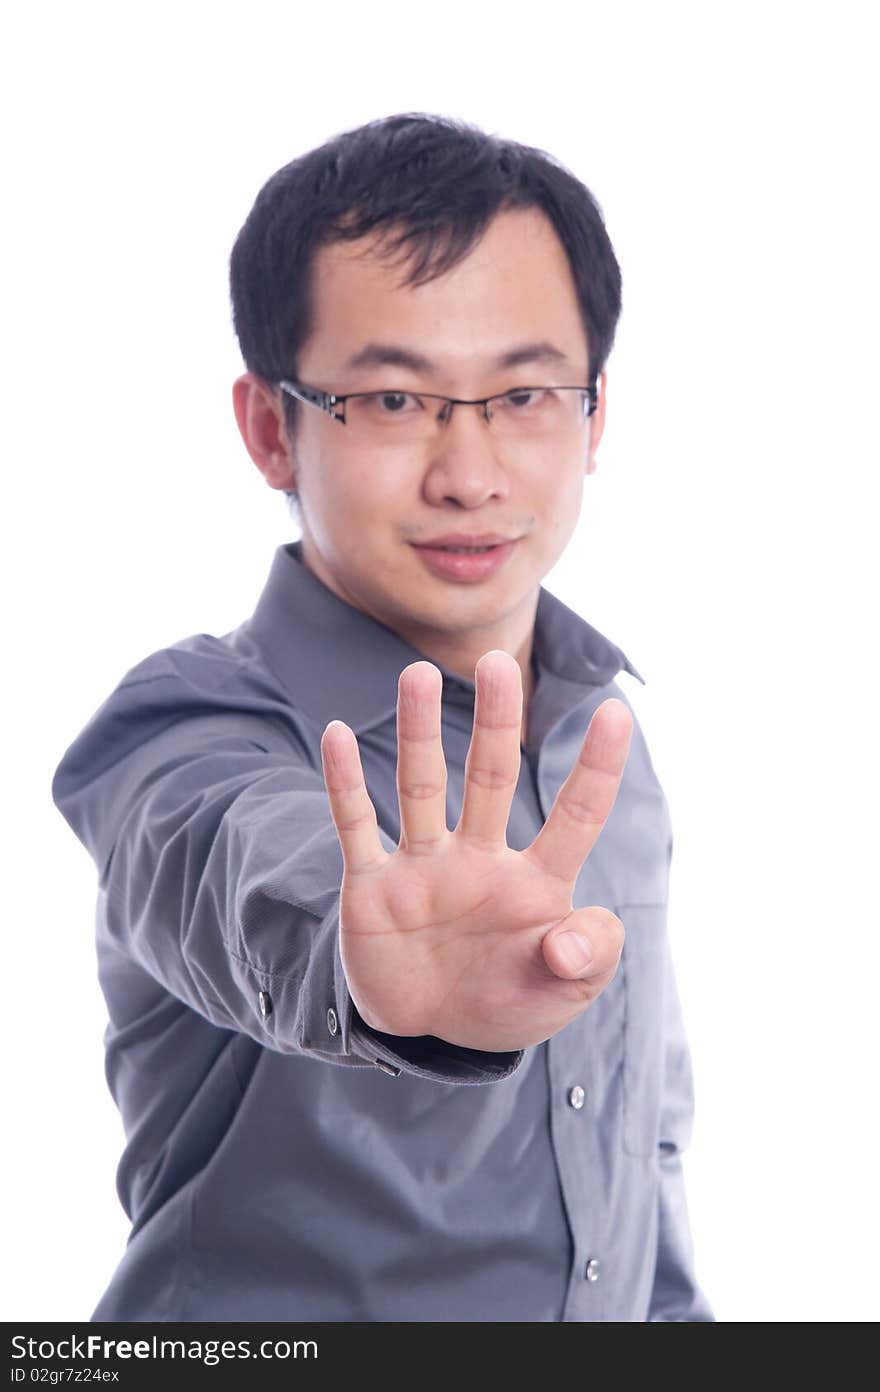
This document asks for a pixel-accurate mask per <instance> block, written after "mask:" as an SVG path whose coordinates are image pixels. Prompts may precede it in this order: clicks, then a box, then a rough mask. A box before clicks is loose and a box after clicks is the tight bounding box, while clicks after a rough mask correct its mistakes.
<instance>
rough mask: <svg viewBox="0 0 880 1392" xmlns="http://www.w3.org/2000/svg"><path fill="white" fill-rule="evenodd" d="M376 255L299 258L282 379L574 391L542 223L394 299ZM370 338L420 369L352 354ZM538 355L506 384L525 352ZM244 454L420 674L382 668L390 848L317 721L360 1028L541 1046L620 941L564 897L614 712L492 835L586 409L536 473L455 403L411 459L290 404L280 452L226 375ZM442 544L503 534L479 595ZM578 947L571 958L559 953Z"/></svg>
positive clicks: (564, 293) (270, 419)
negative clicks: (431, 551)
mask: <svg viewBox="0 0 880 1392" xmlns="http://www.w3.org/2000/svg"><path fill="white" fill-rule="evenodd" d="M380 250H381V249H380V247H379V245H378V243H377V242H376V241H375V240H374V239H365V240H364V241H362V242H354V243H340V244H334V245H331V246H327V247H322V248H321V249H320V250H319V251H318V253H317V254H316V257H315V260H314V263H313V275H312V283H313V296H314V314H313V325H314V326H313V331H312V333H311V336H310V337H309V339H308V340H307V342H306V343H305V345H304V347H303V350H302V353H301V355H300V360H299V363H298V364H297V367H298V375H299V379H300V380H301V381H303V382H306V383H308V384H309V385H310V386H314V387H319V388H322V389H324V390H327V391H332V392H336V393H343V392H347V391H366V390H375V389H395V390H400V391H404V390H407V391H417V390H419V389H421V390H422V391H432V392H438V393H443V394H447V395H449V396H455V397H464V398H477V397H483V396H488V395H491V394H493V393H496V392H502V391H505V390H508V389H510V388H512V387H515V386H521V385H540V384H541V383H545V384H547V385H551V384H556V385H562V384H569V385H574V384H578V383H586V381H587V379H588V375H589V351H588V344H587V340H586V335H585V332H584V328H583V324H582V321H581V317H580V313H579V308H578V302H577V296H576V291H575V286H574V282H573V279H572V275H571V270H570V267H569V264H568V259H567V257H566V254H565V251H564V249H563V247H562V245H561V243H560V241H559V239H558V237H557V234H556V232H555V229H554V228H553V226H552V224H551V223H550V222H549V220H548V219H547V218H546V217H545V216H544V214H543V213H541V212H540V211H538V210H535V209H527V210H516V211H508V212H505V213H502V214H499V215H498V216H497V217H496V218H495V219H494V220H493V222H492V223H491V224H490V225H489V227H488V228H487V230H486V232H485V234H484V236H483V238H482V239H481V241H480V242H479V243H478V244H477V246H476V247H475V248H474V249H473V250H472V251H471V253H470V254H469V255H468V256H467V257H466V258H465V259H464V260H463V261H462V262H460V263H459V265H458V266H456V267H454V268H453V269H452V270H451V271H449V272H448V273H446V274H445V275H444V276H442V277H439V278H437V279H435V280H433V281H430V282H428V283H427V284H425V285H422V286H418V287H413V286H407V285H405V284H404V283H403V277H402V270H401V266H400V265H399V264H392V263H389V261H388V260H387V259H385V258H383V257H382V256H381V255H380V254H379V252H380ZM376 342H379V343H381V344H383V345H392V346H395V347H396V348H399V349H404V350H407V351H408V352H409V353H411V354H420V355H422V357H425V356H428V357H429V358H430V364H425V365H424V366H423V367H422V368H420V369H419V370H418V371H416V370H414V368H413V367H412V366H410V367H403V366H400V365H391V364H387V365H382V366H378V365H376V364H375V363H373V364H372V365H364V366H360V367H353V366H352V365H351V359H353V358H354V357H355V356H357V355H358V354H360V353H361V352H362V351H363V350H364V348H365V347H366V346H367V345H368V344H375V343H376ZM536 343H541V344H545V345H548V344H549V345H551V346H552V349H553V350H554V353H555V354H556V356H555V357H554V358H553V359H552V360H548V359H547V356H546V354H545V355H544V356H543V357H541V356H534V355H533V357H532V358H531V360H528V361H522V362H520V363H519V364H518V365H517V366H515V367H511V366H507V367H502V366H500V362H501V359H502V358H503V356H504V355H505V354H509V353H511V351H512V350H515V349H520V348H521V347H522V346H523V345H525V344H531V345H534V344H536ZM233 402H234V407H235V412H236V419H237V421H238V425H239V429H240V431H241V434H242V437H243V439H244V442H245V445H246V446H247V448H248V451H249V453H250V455H251V458H252V459H253V460H254V463H255V464H256V465H257V467H258V468H259V469H260V472H261V473H262V475H263V477H264V478H265V480H266V482H267V484H268V485H269V486H270V487H271V488H276V489H295V490H296V491H297V492H298V494H299V502H300V509H301V515H302V538H303V540H302V556H303V561H304V563H305V564H306V565H307V566H308V567H309V569H311V570H312V571H313V572H314V574H315V575H316V576H317V577H318V578H319V579H320V580H321V581H322V582H323V583H324V584H325V585H326V586H327V587H328V588H329V589H331V590H333V591H334V592H335V593H336V594H338V595H339V596H340V597H341V598H342V599H344V600H345V601H346V602H347V603H349V604H351V605H352V606H353V607H354V608H357V609H360V610H361V611H363V612H364V613H367V614H369V615H371V616H372V617H373V618H375V619H376V620H378V621H379V622H381V623H383V624H385V625H386V626H387V627H389V628H391V629H393V630H394V631H395V632H397V633H398V634H400V635H401V637H403V638H405V639H406V640H407V641H408V642H410V643H411V644H412V645H413V646H414V647H416V648H417V649H418V650H419V651H420V652H422V653H424V654H425V660H424V661H419V662H415V663H412V664H411V665H410V666H408V667H407V668H405V669H404V671H403V672H402V673H401V674H400V679H399V689H398V713H397V716H398V718H397V727H398V794H399V801H400V807H401V842H400V846H399V848H398V850H397V852H396V853H395V854H393V855H388V853H387V852H386V851H385V850H384V848H383V847H382V844H381V841H380V839H379V837H378V831H377V825H376V815H375V809H374V808H373V805H372V803H371V801H370V799H369V796H368V794H367V790H366V786H365V784H364V780H363V772H362V769H361V764H360V757H359V752H358V748H357V741H356V739H355V736H354V734H353V732H352V731H351V730H350V729H349V728H348V727H347V726H346V725H344V724H342V722H340V721H333V722H331V723H330V724H329V725H328V726H327V728H326V730H325V732H324V737H323V740H322V758H323V764H324V778H325V784H326V787H327V793H328V797H329V800H330V806H331V811H332V814H333V818H334V822H335V825H336V830H337V834H338V836H339V840H340V844H341V847H342V851H343V858H344V863H345V870H344V876H343V883H342V890H341V901H340V902H341V908H340V924H341V931H340V950H341V954H342V960H343V965H344V967H345V971H346V976H347V979H348V983H349V988H350V990H351V994H352V997H353V999H354V1002H355V1004H356V1006H357V1008H358V1010H359V1012H360V1014H361V1016H362V1018H363V1019H364V1020H365V1021H366V1023H367V1024H369V1025H372V1026H373V1027H374V1028H376V1029H381V1030H384V1031H385V1032H387V1033H391V1034H396V1035H421V1034H434V1035H436V1036H437V1037H439V1038H442V1039H447V1040H449V1041H450V1042H453V1043H459V1044H463V1045H465V1046H467V1047H472V1048H480V1049H494V1050H499V1049H501V1050H506V1049H512V1048H523V1047H526V1046H527V1045H528V1044H531V1043H536V1042H538V1041H539V1040H542V1039H546V1038H548V1037H550V1035H552V1034H554V1033H556V1031H557V1030H558V1029H561V1028H562V1027H563V1026H564V1025H565V1024H566V1023H568V1021H569V1020H570V1019H572V1018H573V1017H574V1016H575V1015H576V1014H578V1013H580V1011H581V1010H583V1009H584V1008H586V1006H587V1005H589V1004H590V1003H591V1001H592V1000H594V999H595V998H596V996H597V995H598V994H599V993H600V991H601V990H603V989H604V987H605V986H606V985H607V984H608V982H609V981H610V980H611V978H612V977H613V975H614V971H615V970H616V967H617V962H618V960H619V955H620V949H621V946H622V942H623V925H622V924H621V923H620V920H619V919H617V918H616V917H615V915H614V914H612V913H610V912H609V911H608V910H607V909H604V908H599V907H594V908H589V909H579V910H573V909H572V903H571V900H572V893H573V889H574V882H575V879H576V877H577V874H578V872H579V870H580V867H581V865H582V863H583V861H584V859H585V858H586V856H587V855H588V854H589V852H590V850H591V848H592V846H593V844H594V843H595V840H596V839H597V837H598V835H599V833H600V831H601V828H602V826H603V825H604V822H605V820H606V818H607V816H608V814H609V813H610V811H611V807H612V806H613V803H614V799H615V797H616V794H617V789H618V786H619V783H620V778H621V776H622V772H623V768H624V765H625V762H626V757H627V754H628V749H629V741H630V736H631V730H632V721H631V716H630V714H629V711H628V709H627V707H626V705H625V703H623V702H622V701H618V700H614V699H609V700H607V701H605V702H603V703H602V705H601V706H600V707H599V708H598V710H597V711H596V712H595V714H594V716H593V719H592V721H591V723H590V727H589V730H588V731H587V734H586V736H585V740H584V743H583V746H582V748H581V751H580V754H579V757H578V759H577V761H576V763H575V766H574V768H573V770H572V772H571V774H570V775H569V777H568V779H567V780H566V781H565V783H564V784H563V786H562V788H561V789H560V792H559V795H558V797H557V799H556V802H555V803H554V806H553V808H552V809H551V811H550V814H549V816H548V817H547V820H546V822H545V824H544V827H543V828H542V830H541V832H540V833H539V834H538V836H537V837H536V838H535V840H534V841H533V843H532V845H531V846H530V847H528V848H526V850H524V851H522V852H515V851H511V850H509V848H508V847H507V845H506V838H505V830H506V826H507V820H508V817H509V813H510V806H511V803H512V799H513V795H514V792H515V789H516V783H517V778H518V773H519V765H520V754H521V748H520V744H521V742H522V743H525V740H526V738H527V720H528V706H529V700H530V698H531V694H532V669H531V653H532V642H533V632H534V622H535V613H536V608H537V602H538V595H539V588H540V584H541V581H542V579H543V577H544V576H545V575H546V574H547V572H548V571H549V570H550V569H551V568H552V566H553V565H554V564H555V563H556V561H557V560H558V559H559V557H560V556H561V554H562V552H563V551H564V549H565V547H566V545H567V544H568V542H569V540H570V538H571V536H572V533H573V531H574V528H575V525H576V522H577V518H578V515H579V511H580V507H581V502H582V496H583V486H584V479H585V476H586V475H587V474H588V473H592V472H593V471H594V469H595V467H596V450H597V448H598V445H599V441H600V439H601V436H602V432H603V429H604V423H605V374H604V373H603V374H602V375H601V377H600V380H599V404H598V408H597V411H596V412H595V413H594V414H593V416H592V417H591V418H590V420H589V421H587V422H585V423H584V425H583V428H582V429H581V430H580V431H579V432H575V433H573V435H572V437H571V440H570V442H569V443H568V444H567V445H566V447H564V448H556V449H554V453H553V457H552V458H551V459H548V458H547V457H546V456H545V453H544V452H543V451H541V452H539V451H537V450H536V449H535V447H534V445H529V446H525V445H523V444H520V443H518V442H517V443H516V445H514V446H512V445H511V443H510V442H509V441H506V442H503V443H502V444H499V442H498V440H497V438H496V437H495V436H493V434H492V432H491V430H490V429H489V428H488V427H487V425H486V423H485V422H484V420H483V419H482V417H481V414H480V413H479V411H478V410H477V409H475V408H474V407H468V406H457V407H456V408H455V410H454V411H453V413H452V417H451V420H450V421H449V422H448V423H447V424H446V425H445V426H443V427H442V428H439V429H438V430H437V432H436V434H435V436H434V438H433V439H432V440H431V441H428V442H426V443H425V444H424V446H419V447H416V448H414V447H412V446H407V447H404V448H401V447H400V446H398V445H395V446H394V447H393V448H389V447H388V446H386V445H385V444H384V443H383V442H380V443H379V444H378V445H375V446H374V445H365V444H364V442H362V441H361V442H358V443H353V442H352V437H351V434H350V433H349V432H348V429H347V427H345V426H341V425H340V424H339V423H338V422H336V421H334V420H332V419H331V418H330V417H329V416H328V415H326V414H325V413H323V412H321V411H318V410H315V409H312V408H310V407H303V408H301V409H300V411H299V413H298V414H299V420H298V425H297V430H296V436H295V438H291V437H290V436H289V435H288V433H287V431H286V429H285V422H284V412H283V405H282V400H281V394H280V391H279V389H277V388H275V387H273V386H271V385H270V384H267V383H265V382H263V381H261V380H260V379H259V378H257V377H255V376H254V375H253V374H251V373H245V374H244V375H243V376H242V377H240V378H239V379H238V381H237V382H236V383H235V385H234V388H233ZM448 532H462V533H466V534H477V533H483V532H496V533H501V534H503V535H505V536H509V537H517V538H518V540H517V542H516V544H515V546H514V547H513V550H512V552H511V554H510V556H509V558H508V561H507V563H506V564H505V565H503V566H502V567H501V569H500V570H499V571H497V572H496V573H495V574H494V575H493V576H490V577H487V578H486V579H485V580H482V581H480V582H479V583H468V584H462V583H460V582H457V581H455V580H452V579H450V578H447V577H439V576H436V575H434V574H432V573H431V572H430V571H429V570H428V569H427V567H426V566H425V564H424V562H423V560H422V559H421V558H420V557H419V555H418V553H417V552H416V551H415V550H414V549H413V547H412V545H411V543H412V542H414V541H415V542H420V541H426V540H429V539H431V538H434V537H437V536H439V535H442V534H444V533H448ZM432 658H433V659H434V660H435V661H437V662H441V663H442V664H443V665H444V666H445V667H447V668H448V669H449V670H450V671H453V672H456V673H458V674H460V675H462V676H466V677H468V678H470V679H472V680H474V681H475V684H476V703H475V718H474V732H473V737H472V741H471V747H470V751H469V754H468V761H467V767H466V780H465V783H466V786H465V794H464V801H463V806H462V812H461V817H460V820H459V823H458V826H457V827H456V828H455V830H454V831H449V830H448V828H447V827H446V817H445V786H446V766H445V761H444V757H443V750H442V743H441V740H440V692H441V673H440V672H439V670H438V668H437V667H435V666H434V665H433V662H432V661H431V660H430V659H432ZM579 948H585V949H586V955H584V953H583V952H579V951H578V949H579Z"/></svg>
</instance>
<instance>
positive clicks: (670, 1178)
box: [648, 940, 715, 1322]
mask: <svg viewBox="0 0 880 1392" xmlns="http://www.w3.org/2000/svg"><path fill="white" fill-rule="evenodd" d="M664 986H665V990H664V1025H665V1053H664V1074H663V1094H662V1099H661V1110H660V1133H659V1154H658V1167H659V1172H660V1184H659V1196H658V1204H659V1213H658V1220H659V1221H658V1236H657V1264H656V1268H655V1272H654V1285H653V1290H652V1293H651V1302H650V1308H649V1314H648V1319H649V1320H651V1321H663V1322H681V1321H687V1322H710V1321H711V1322H714V1320H715V1316H714V1315H713V1313H712V1310H711V1309H710V1307H709V1303H708V1301H707V1299H706V1297H705V1295H704V1294H703V1292H702V1291H701V1289H700V1288H699V1286H698V1285H697V1281H696V1276H695V1274H694V1251H693V1242H692V1239H691V1231H690V1223H689V1219H688V1211H687V1200H686V1197H685V1185H684V1173H683V1170H682V1153H683V1152H684V1150H685V1149H686V1148H687V1146H688V1145H689V1144H690V1140H691V1134H692V1130H693V1117H694V1089H693V1074H692V1069H691V1060H690V1052H689V1049H688V1044H687V1039H686V1036H685V1029H684V1021H683V1019H682V1012H681V1003H680V1000H679V995H678V987H677V985H676V980H675V971H674V968H673V964H672V956H671V953H670V949H669V943H668V940H667V942H666V947H665V983H664Z"/></svg>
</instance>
